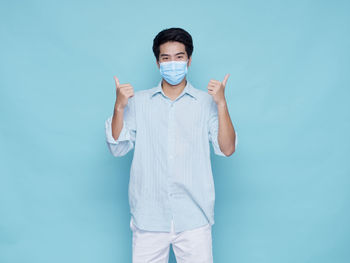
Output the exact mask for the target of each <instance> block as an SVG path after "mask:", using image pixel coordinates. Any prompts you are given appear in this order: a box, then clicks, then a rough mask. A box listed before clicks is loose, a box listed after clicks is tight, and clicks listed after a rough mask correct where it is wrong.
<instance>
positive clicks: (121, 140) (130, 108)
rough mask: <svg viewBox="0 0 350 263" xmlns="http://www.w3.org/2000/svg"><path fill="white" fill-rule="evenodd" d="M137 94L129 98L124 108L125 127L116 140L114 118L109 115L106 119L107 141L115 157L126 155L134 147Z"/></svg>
mask: <svg viewBox="0 0 350 263" xmlns="http://www.w3.org/2000/svg"><path fill="white" fill-rule="evenodd" d="M134 100H135V96H133V97H131V98H129V100H128V104H127V105H126V107H125V109H124V115H123V128H122V130H121V131H120V134H119V137H118V139H117V140H115V139H114V138H113V136H112V118H113V116H110V117H108V119H107V120H106V121H105V133H106V143H107V146H108V149H109V151H110V152H111V154H112V155H113V156H115V157H119V156H124V155H126V154H127V153H128V152H129V151H130V150H131V149H133V148H134V145H135V140H136V116H135V102H134Z"/></svg>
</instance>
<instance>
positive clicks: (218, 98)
mask: <svg viewBox="0 0 350 263" xmlns="http://www.w3.org/2000/svg"><path fill="white" fill-rule="evenodd" d="M229 76H230V74H226V76H225V78H224V80H223V81H222V82H221V81H218V80H215V79H211V80H210V81H209V84H208V93H209V94H210V95H212V97H213V99H214V101H215V102H216V104H217V105H219V104H225V103H226V99H225V87H226V82H227V79H228V77H229Z"/></svg>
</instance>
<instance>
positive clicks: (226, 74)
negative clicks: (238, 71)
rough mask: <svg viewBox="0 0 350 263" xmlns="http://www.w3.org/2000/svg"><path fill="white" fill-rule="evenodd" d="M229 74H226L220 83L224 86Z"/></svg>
mask: <svg viewBox="0 0 350 263" xmlns="http://www.w3.org/2000/svg"><path fill="white" fill-rule="evenodd" d="M229 76H230V74H226V76H225V78H224V80H223V82H222V84H223V85H224V86H226V82H227V79H228V77H229Z"/></svg>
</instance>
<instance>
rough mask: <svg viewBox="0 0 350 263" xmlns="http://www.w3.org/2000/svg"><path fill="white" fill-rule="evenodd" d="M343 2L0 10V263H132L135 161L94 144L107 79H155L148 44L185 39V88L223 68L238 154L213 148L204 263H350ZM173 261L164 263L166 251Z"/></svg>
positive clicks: (59, 4)
mask: <svg viewBox="0 0 350 263" xmlns="http://www.w3.org/2000/svg"><path fill="white" fill-rule="evenodd" d="M349 13H350V2H349V1H316V0H315V1H308V0H298V1H277V0H275V1H273V0H267V1H258V0H248V1H184V0H180V1H111V0H109V1H106V0H103V1H68V0H60V1H37V0H32V1H1V3H0V38H1V40H0V125H1V129H0V162H1V163H0V262H1V263H23V262H25V263H46V262H50V263H61V262H66V263H73V262H74V263H75V262H84V263H97V262H98V263H100V262H104V263H112V262H131V237H132V235H131V230H130V228H129V220H130V214H129V204H128V196H127V194H128V193H127V189H128V181H129V171H130V165H131V161H132V155H133V151H131V152H129V153H128V154H127V155H126V156H124V157H120V158H116V157H113V156H112V155H111V154H110V152H109V151H108V148H107V145H106V142H105V131H104V122H105V120H106V119H107V117H108V116H110V115H111V114H112V112H113V107H114V101H115V96H116V95H115V83H114V79H113V75H116V76H118V78H119V79H120V82H121V83H131V84H132V85H133V87H134V89H135V90H144V89H149V88H152V87H154V86H156V85H157V83H158V82H159V81H160V74H159V71H158V68H157V66H156V63H155V57H154V55H153V53H152V44H153V38H154V37H155V35H156V34H157V33H158V32H159V31H161V30H163V29H165V28H169V27H182V28H184V29H185V30H187V31H188V32H189V33H190V34H191V35H192V37H193V41H194V52H193V57H192V59H193V60H192V65H191V66H190V67H189V71H188V80H189V81H191V83H192V84H193V85H194V87H196V88H198V89H201V90H204V91H206V90H207V84H208V82H209V80H210V79H217V80H223V78H224V76H225V74H227V73H230V74H231V76H230V78H229V79H228V82H227V86H226V91H225V94H226V99H227V102H228V106H229V112H230V116H231V119H232V122H233V124H234V126H235V128H236V130H237V133H238V135H239V142H238V147H237V150H236V152H235V153H234V154H233V155H232V156H230V157H221V156H216V155H214V153H213V150H212V149H211V151H212V152H211V155H212V165H213V174H214V182H215V190H216V202H215V224H214V225H213V229H212V230H213V253H214V262H216V263H220V262H237V263H238V262H239V263H281V262H283V263H295V262H298V263H306V262H307V263H326V262H327V263H328V262H332V263H347V262H350V250H349V243H350V224H349V222H350V211H349V206H350V191H349V189H350V178H349V176H350V169H349V163H348V161H349V154H350V139H349V132H350V121H349V113H350V112H349V110H350V107H349V99H350V92H349V89H350V85H349V83H350V74H349V73H350V51H349V50H350V16H349ZM170 262H175V258H174V254H173V252H171V255H170Z"/></svg>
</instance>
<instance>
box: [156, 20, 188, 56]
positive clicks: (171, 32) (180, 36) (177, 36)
mask: <svg viewBox="0 0 350 263" xmlns="http://www.w3.org/2000/svg"><path fill="white" fill-rule="evenodd" d="M169 41H177V42H180V43H182V44H184V45H185V49H186V53H187V56H188V58H190V57H191V55H192V52H193V42H192V36H191V35H190V34H189V33H188V32H187V31H186V30H184V29H182V28H179V27H173V28H168V29H164V30H162V31H161V32H159V33H158V34H157V35H156V37H155V38H154V39H153V47H152V49H153V53H154V56H155V57H156V59H157V61H159V53H160V48H159V46H160V45H162V44H164V43H166V42H169Z"/></svg>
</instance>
